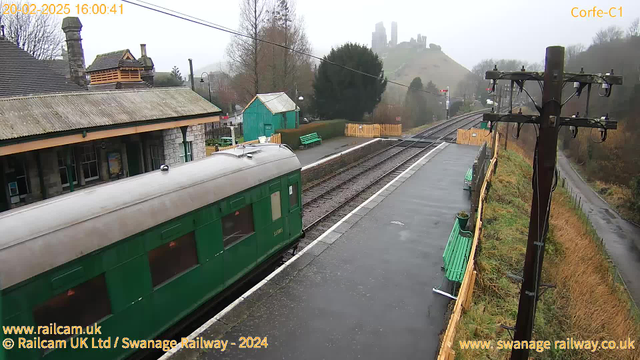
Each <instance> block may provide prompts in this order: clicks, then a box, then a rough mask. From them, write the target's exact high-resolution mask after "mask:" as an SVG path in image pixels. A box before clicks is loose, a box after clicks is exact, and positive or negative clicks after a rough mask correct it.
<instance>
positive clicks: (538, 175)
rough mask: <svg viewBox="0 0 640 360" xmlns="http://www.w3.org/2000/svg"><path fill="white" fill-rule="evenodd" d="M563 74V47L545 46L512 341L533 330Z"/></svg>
mask: <svg viewBox="0 0 640 360" xmlns="http://www.w3.org/2000/svg"><path fill="white" fill-rule="evenodd" d="M563 73H564V48H563V47H561V46H551V47H548V48H547V55H546V58H545V64H544V90H543V92H542V111H541V113H540V120H539V121H540V122H539V125H540V130H539V131H540V132H539V134H540V135H539V137H538V144H537V146H536V150H535V154H534V156H533V182H532V183H533V200H532V201H531V215H530V218H529V237H528V239H527V252H526V255H525V259H524V269H523V281H522V288H521V289H520V303H519V305H518V319H517V321H516V331H515V335H514V340H516V341H523V340H524V341H529V340H531V334H532V333H533V323H534V318H535V313H536V303H537V300H538V288H539V287H540V277H541V275H542V260H543V259H544V247H545V237H546V235H547V230H548V229H549V211H550V210H551V192H552V187H553V176H554V173H555V169H556V156H557V151H556V150H557V148H558V147H557V143H558V129H559V127H558V121H557V119H558V117H559V116H560V110H561V109H562V106H561V104H562V84H563V81H564V79H563ZM528 357H529V350H528V349H519V350H514V351H513V352H512V353H511V359H512V360H516V359H527V358H528Z"/></svg>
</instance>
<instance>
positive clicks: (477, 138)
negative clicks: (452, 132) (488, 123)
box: [456, 128, 492, 146]
mask: <svg viewBox="0 0 640 360" xmlns="http://www.w3.org/2000/svg"><path fill="white" fill-rule="evenodd" d="M491 140H492V138H491V135H490V132H489V130H485V129H476V128H471V129H469V130H464V129H458V135H457V138H456V143H458V144H464V145H477V146H480V145H482V144H483V143H485V142H486V143H489V144H491Z"/></svg>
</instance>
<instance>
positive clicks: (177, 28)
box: [32, 0, 640, 76]
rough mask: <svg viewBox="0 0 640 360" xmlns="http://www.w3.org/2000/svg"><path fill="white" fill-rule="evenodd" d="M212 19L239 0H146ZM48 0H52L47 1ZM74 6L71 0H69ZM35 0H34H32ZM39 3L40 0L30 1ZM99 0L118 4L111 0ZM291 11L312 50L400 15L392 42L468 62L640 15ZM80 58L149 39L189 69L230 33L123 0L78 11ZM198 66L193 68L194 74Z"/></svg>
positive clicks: (432, 9)
mask: <svg viewBox="0 0 640 360" xmlns="http://www.w3.org/2000/svg"><path fill="white" fill-rule="evenodd" d="M149 1H150V2H152V3H154V4H158V5H160V6H164V7H167V8H171V9H173V10H177V11H180V12H183V13H185V14H189V15H193V16H196V17H199V18H202V19H205V20H208V21H212V22H214V23H217V24H220V25H223V26H226V27H229V28H233V29H236V28H237V27H238V14H239V5H240V2H241V0H224V1H220V0H214V1H203V0H181V1H176V0H149ZM48 2H50V1H48ZM65 2H66V3H71V4H72V9H73V11H75V5H73V4H77V3H89V4H92V3H97V2H91V1H76V0H69V1H65ZM32 3H33V2H32ZM35 3H36V4H40V3H42V2H41V1H37V2H35ZM101 3H107V4H112V3H116V4H118V5H119V4H120V2H119V1H117V0H104V1H102V2H101ZM594 5H596V6H598V8H601V9H604V10H605V11H607V10H608V9H609V8H610V7H620V6H622V17H617V18H574V17H572V16H571V8H573V7H575V6H578V7H580V8H581V9H583V8H586V7H589V8H592V7H593V6H594ZM296 8H297V13H298V15H299V16H302V17H303V18H304V22H305V24H306V32H307V36H308V38H309V40H310V42H311V45H312V48H313V53H314V54H316V55H319V56H322V55H325V54H326V53H327V52H328V50H330V49H331V47H332V46H338V45H340V44H343V43H345V42H347V41H351V42H358V43H362V44H366V45H368V46H371V32H372V31H373V30H374V25H375V23H376V22H379V21H383V22H384V25H385V27H386V29H387V37H388V39H389V40H390V38H391V21H397V22H398V42H401V41H408V40H409V39H410V38H411V37H416V35H417V34H418V33H420V34H422V35H426V36H427V43H436V44H438V45H440V46H442V50H443V51H444V52H445V53H446V54H447V55H449V56H450V57H452V58H453V59H454V60H456V61H457V62H459V63H460V64H462V65H463V66H465V67H466V68H468V69H471V67H473V65H474V64H476V63H477V62H479V61H480V60H482V59H485V58H517V59H522V60H526V61H529V62H542V61H543V59H544V51H545V47H546V46H550V45H563V46H567V45H570V44H574V43H583V44H584V45H587V46H588V45H589V44H590V43H591V39H592V37H593V35H594V34H595V32H596V31H597V30H599V29H600V28H603V27H607V26H610V25H618V26H620V27H621V28H623V29H624V30H626V28H627V27H628V26H629V24H630V23H631V21H632V20H633V19H634V18H636V17H638V16H640V1H637V0H617V1H596V2H585V1H579V0H571V1H569V0H555V1H552V0H538V1H519V0H497V1H496V0H493V1H477V0H468V1H426V0H420V1H407V0H393V1H389V0H385V1H381V0H366V1H365V0H356V1H354V0H322V1H316V0H313V1H312V0H298V1H297V3H296ZM79 17H80V20H81V21H82V24H83V26H84V28H83V30H82V38H83V47H84V50H85V61H86V65H87V66H89V64H90V63H91V62H92V61H93V59H94V58H95V56H96V55H97V54H100V53H105V52H110V51H115V50H120V49H126V48H128V49H130V50H131V51H132V53H133V55H134V56H136V57H139V56H140V43H146V44H147V51H148V55H149V56H150V57H151V58H152V59H153V61H154V63H155V66H156V71H169V70H170V69H171V68H172V67H173V66H174V65H177V66H178V67H179V68H180V69H181V71H182V74H183V75H186V74H187V73H188V62H187V59H188V58H192V59H193V61H194V70H195V69H198V68H201V67H203V66H205V65H206V64H210V63H213V62H218V61H224V60H225V49H226V46H227V43H228V42H229V39H230V36H231V35H229V34H226V33H224V32H221V31H218V30H213V29H208V28H205V27H203V26H200V25H196V24H191V23H188V22H185V21H183V20H179V19H174V18H171V17H168V16H166V15H161V14H156V13H153V12H151V11H149V10H145V9H141V8H138V7H136V6H134V5H130V4H124V15H119V14H118V15H80V16H79ZM199 75H200V74H195V76H199Z"/></svg>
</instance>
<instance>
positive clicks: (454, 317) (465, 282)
mask: <svg viewBox="0 0 640 360" xmlns="http://www.w3.org/2000/svg"><path fill="white" fill-rule="evenodd" d="M458 131H459V130H458ZM495 140H496V143H499V142H498V134H496V139H495ZM497 158H498V146H495V147H494V148H493V156H492V158H491V163H490V164H489V169H488V170H487V174H486V176H485V178H484V181H483V182H482V188H481V189H480V196H479V200H478V212H477V213H478V219H477V220H476V227H475V231H474V233H473V244H472V245H471V253H470V254H469V261H467V269H466V270H465V273H464V278H463V279H462V285H461V286H460V291H459V292H458V299H457V300H456V302H455V304H454V305H453V312H452V313H451V318H450V319H449V324H448V325H447V330H446V331H445V333H444V336H443V337H442V343H441V344H440V352H439V353H438V360H453V359H454V358H455V355H456V353H455V351H454V350H453V348H452V347H453V339H454V338H455V336H456V327H457V326H458V322H460V317H461V316H462V310H463V309H464V310H468V309H469V307H470V306H471V296H472V293H473V285H474V284H475V281H476V271H475V268H474V267H475V259H476V248H477V246H478V240H479V239H480V234H481V233H482V212H483V210H484V200H485V197H486V196H487V186H488V184H489V181H491V176H492V175H493V172H494V171H495V165H496V161H497Z"/></svg>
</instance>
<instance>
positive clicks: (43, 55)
mask: <svg viewBox="0 0 640 360" xmlns="http://www.w3.org/2000/svg"><path fill="white" fill-rule="evenodd" d="M13 4H16V5H17V7H18V8H19V9H22V7H23V5H27V3H23V2H22V1H18V2H17V3H15V2H14V3H13ZM2 5H3V2H2V1H0V9H2V10H4V8H3V6H2ZM2 12H4V11H2ZM2 12H0V24H2V25H4V26H5V36H6V37H7V39H8V40H9V41H11V42H13V43H15V44H16V45H17V46H18V47H19V48H21V49H23V50H25V51H26V52H28V53H29V54H31V55H33V56H34V57H35V58H36V59H41V60H50V59H54V58H56V57H57V56H59V55H60V51H61V49H62V44H63V43H64V34H63V33H62V30H61V28H60V21H59V19H58V17H57V16H55V15H49V14H46V15H43V14H28V13H26V14H25V13H21V12H18V13H16V14H14V15H11V14H4V15H3V14H2Z"/></svg>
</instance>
